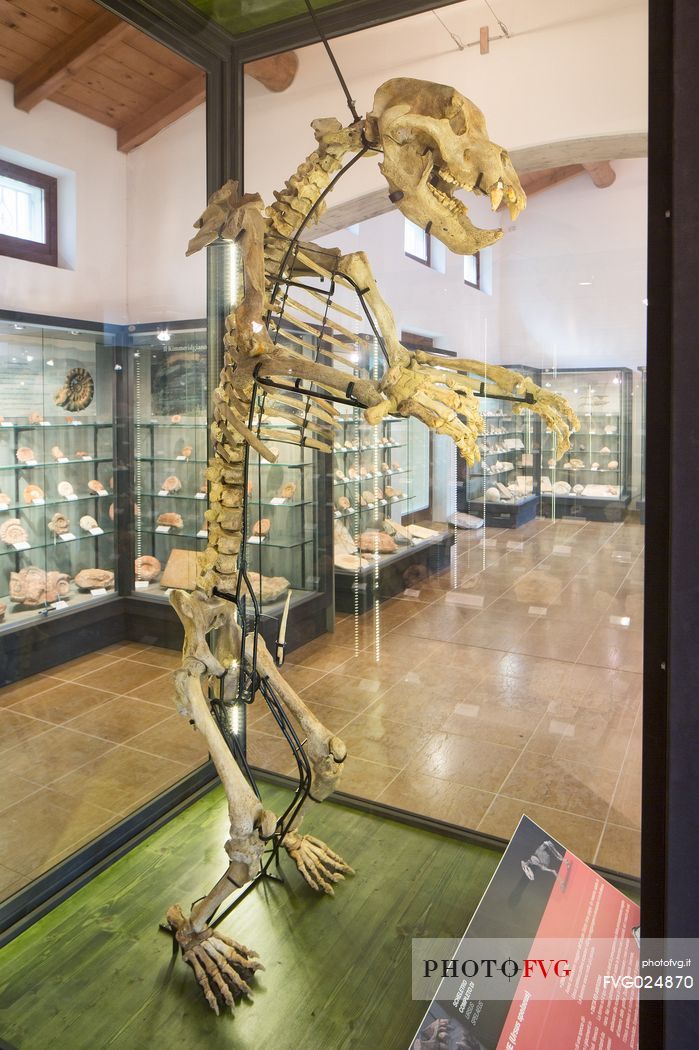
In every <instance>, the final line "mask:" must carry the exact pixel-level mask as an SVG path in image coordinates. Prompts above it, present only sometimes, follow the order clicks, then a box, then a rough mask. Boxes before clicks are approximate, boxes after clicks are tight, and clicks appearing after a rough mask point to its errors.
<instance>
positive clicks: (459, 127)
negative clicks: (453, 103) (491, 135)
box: [449, 110, 466, 135]
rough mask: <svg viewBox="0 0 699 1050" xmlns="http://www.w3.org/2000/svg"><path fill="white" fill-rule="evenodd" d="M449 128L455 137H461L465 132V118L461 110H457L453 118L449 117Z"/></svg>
mask: <svg viewBox="0 0 699 1050" xmlns="http://www.w3.org/2000/svg"><path fill="white" fill-rule="evenodd" d="M449 127H450V128H451V130H452V131H453V132H454V133H455V134H457V135H463V133H464V131H465V130H466V117H465V116H464V114H463V111H462V110H458V111H457V112H456V113H454V114H453V116H451V117H449Z"/></svg>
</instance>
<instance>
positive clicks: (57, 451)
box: [51, 445, 67, 459]
mask: <svg viewBox="0 0 699 1050" xmlns="http://www.w3.org/2000/svg"><path fill="white" fill-rule="evenodd" d="M51 455H52V456H53V458H54V459H66V458H67V457H66V455H65V453H64V452H63V449H62V448H61V447H60V445H54V446H53V448H52V449H51Z"/></svg>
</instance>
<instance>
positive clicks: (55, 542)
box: [0, 529, 114, 557]
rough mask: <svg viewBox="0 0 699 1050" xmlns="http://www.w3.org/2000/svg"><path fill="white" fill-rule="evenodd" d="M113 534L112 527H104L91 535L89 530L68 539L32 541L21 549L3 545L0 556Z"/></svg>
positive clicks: (100, 538)
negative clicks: (96, 533)
mask: <svg viewBox="0 0 699 1050" xmlns="http://www.w3.org/2000/svg"><path fill="white" fill-rule="evenodd" d="M113 535H114V530H113V529H104V530H103V531H102V532H101V533H99V535H97V536H93V535H92V534H91V533H89V532H81V533H80V534H79V535H73V538H72V539H70V540H53V539H50V540H47V541H46V543H32V544H31V545H30V546H29V547H24V548H22V550H15V548H14V547H6V546H3V549H2V550H0V557H2V556H3V555H7V554H14V555H17V556H19V555H22V554H30V553H31V552H32V551H43V550H48V549H50V548H52V547H67V546H68V544H72V543H80V542H82V541H83V540H102V539H104V537H105V536H113Z"/></svg>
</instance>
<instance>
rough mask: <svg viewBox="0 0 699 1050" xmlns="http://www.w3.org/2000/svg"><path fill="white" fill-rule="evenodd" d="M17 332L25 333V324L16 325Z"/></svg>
mask: <svg viewBox="0 0 699 1050" xmlns="http://www.w3.org/2000/svg"><path fill="white" fill-rule="evenodd" d="M15 330H16V331H18V332H23V331H24V325H23V324H16V325H15Z"/></svg>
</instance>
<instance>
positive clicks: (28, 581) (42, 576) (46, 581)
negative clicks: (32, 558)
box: [10, 565, 70, 607]
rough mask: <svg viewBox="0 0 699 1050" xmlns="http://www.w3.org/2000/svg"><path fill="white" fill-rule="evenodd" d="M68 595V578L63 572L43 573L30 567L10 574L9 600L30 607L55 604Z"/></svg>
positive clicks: (32, 566) (41, 570) (33, 566)
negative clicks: (46, 603)
mask: <svg viewBox="0 0 699 1050" xmlns="http://www.w3.org/2000/svg"><path fill="white" fill-rule="evenodd" d="M69 593H70V577H69V576H68V574H67V573H65V572H53V571H52V572H44V570H43V569H39V568H38V567H37V566H36V565H30V566H28V568H26V569H20V571H19V572H11V573H10V600H11V601H13V602H15V603H16V604H17V605H28V606H30V607H33V606H37V605H43V604H44V603H45V602H56V601H58V599H59V598H65V597H66V595H68V594H69Z"/></svg>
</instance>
